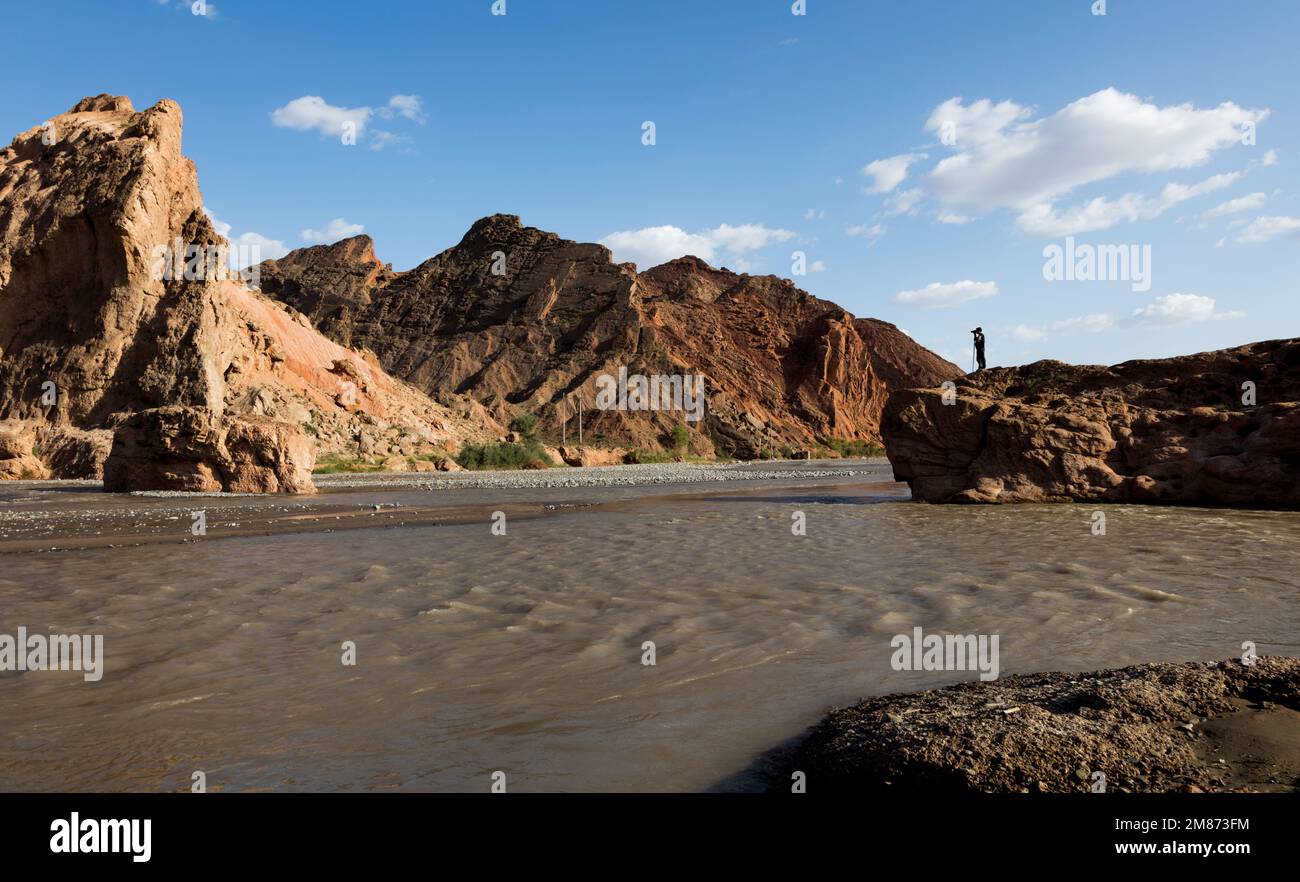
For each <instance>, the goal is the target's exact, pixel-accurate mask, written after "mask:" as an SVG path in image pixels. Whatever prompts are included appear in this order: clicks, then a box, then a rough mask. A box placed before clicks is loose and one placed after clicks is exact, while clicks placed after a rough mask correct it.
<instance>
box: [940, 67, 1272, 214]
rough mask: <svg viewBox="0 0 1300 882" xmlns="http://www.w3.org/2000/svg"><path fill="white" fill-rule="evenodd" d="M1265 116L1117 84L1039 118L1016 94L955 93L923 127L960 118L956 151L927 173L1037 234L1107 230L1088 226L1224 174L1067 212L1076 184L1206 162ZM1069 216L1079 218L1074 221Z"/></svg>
mask: <svg viewBox="0 0 1300 882" xmlns="http://www.w3.org/2000/svg"><path fill="white" fill-rule="evenodd" d="M1268 115H1269V111H1268V110H1250V109H1246V108H1242V107H1238V106H1237V105H1235V104H1233V103H1231V102H1226V103H1223V104H1220V105H1218V106H1217V107H1212V108H1207V109H1198V108H1196V107H1194V106H1193V105H1191V104H1181V105H1168V106H1164V107H1161V106H1158V105H1156V104H1152V103H1148V102H1145V101H1143V100H1142V99H1140V98H1138V97H1137V96H1135V95H1130V94H1126V93H1123V92H1120V91H1118V90H1116V89H1113V88H1109V89H1103V90H1101V91H1099V92H1096V93H1094V94H1092V95H1089V96H1087V97H1085V98H1080V99H1079V100H1077V101H1075V102H1073V103H1071V104H1069V105H1067V106H1066V107H1064V108H1062V109H1060V110H1058V111H1057V112H1055V113H1053V114H1051V115H1050V116H1046V117H1042V118H1039V119H1031V117H1032V116H1033V114H1032V111H1030V110H1029V109H1027V108H1024V107H1021V106H1020V105H1017V104H1015V103H1013V102H1010V101H1004V102H1002V103H1001V104H993V103H992V102H989V101H987V100H981V101H976V102H974V103H972V104H969V105H967V104H964V103H963V100H962V99H960V98H953V99H950V100H949V101H946V102H944V103H943V104H942V105H940V106H939V107H938V108H937V109H936V110H935V111H934V112H933V113H932V114H931V117H930V119H929V121H928V122H927V123H926V129H927V130H929V131H938V132H940V134H941V136H942V134H943V125H944V123H945V122H951V123H953V124H954V125H955V136H956V143H955V145H954V149H955V150H956V152H955V153H954V155H952V156H949V157H947V158H945V159H943V160H942V161H940V162H939V163H938V165H936V166H935V167H934V169H933V170H932V171H931V172H930V173H929V174H928V175H927V176H926V181H927V182H928V184H929V188H930V191H931V192H932V193H933V195H935V196H936V197H937V198H939V199H940V200H942V201H943V202H945V203H947V204H949V205H953V206H970V207H973V208H976V209H981V210H991V209H996V208H1007V209H1012V210H1014V211H1017V212H1018V213H1019V214H1020V215H1021V225H1022V226H1024V227H1025V228H1026V229H1028V230H1030V231H1031V232H1038V231H1039V230H1040V228H1048V229H1051V230H1052V231H1053V232H1052V235H1057V234H1060V233H1062V232H1070V231H1082V230H1083V229H1101V228H1103V227H1100V226H1091V225H1092V224H1103V225H1105V226H1109V225H1110V224H1113V223H1115V222H1117V221H1118V220H1131V219H1143V218H1145V217H1147V216H1154V215H1153V214H1152V213H1153V212H1154V214H1155V215H1158V214H1159V213H1161V212H1163V211H1164V210H1165V209H1167V208H1168V207H1169V205H1171V204H1177V202H1181V201H1184V200H1186V199H1189V198H1192V196H1195V195H1199V194H1200V193H1202V192H1208V190H1206V189H1202V188H1206V187H1208V188H1210V189H1216V188H1217V187H1216V186H1215V183H1216V178H1218V176H1216V178H1211V179H1209V180H1207V181H1204V182H1202V183H1201V184H1198V185H1195V186H1193V187H1186V186H1185V185H1179V184H1171V185H1169V186H1168V187H1166V188H1165V190H1164V192H1162V194H1161V195H1160V196H1158V197H1144V196H1139V195H1136V194H1131V193H1130V194H1127V195H1125V196H1122V197H1120V198H1118V199H1116V200H1104V199H1102V200H1093V201H1092V202H1089V203H1085V204H1084V205H1082V206H1079V207H1076V208H1073V209H1068V210H1066V211H1065V212H1058V211H1057V209H1056V208H1055V207H1054V203H1055V202H1056V201H1057V200H1058V199H1059V198H1060V197H1062V196H1065V195H1066V194H1068V193H1070V192H1071V191H1072V190H1074V189H1076V188H1078V187H1082V186H1084V185H1087V184H1093V183H1097V182H1100V181H1105V180H1108V179H1110V178H1113V177H1116V176H1118V175H1121V174H1129V173H1147V174H1150V173H1157V172H1167V171H1173V170H1177V169H1187V168H1193V167H1195V166H1198V165H1202V164H1204V163H1205V162H1207V161H1208V160H1209V159H1210V158H1211V157H1212V156H1213V155H1214V154H1215V153H1217V152H1218V151H1220V150H1224V149H1226V148H1228V147H1231V146H1234V145H1238V144H1240V143H1241V133H1242V126H1243V124H1245V123H1248V122H1253V123H1258V122H1260V121H1262V120H1264V119H1265V118H1267V117H1268ZM1220 185H1224V186H1226V185H1225V184H1220ZM1071 221H1073V222H1074V223H1076V224H1078V225H1081V226H1075V227H1071V226H1070V222H1071Z"/></svg>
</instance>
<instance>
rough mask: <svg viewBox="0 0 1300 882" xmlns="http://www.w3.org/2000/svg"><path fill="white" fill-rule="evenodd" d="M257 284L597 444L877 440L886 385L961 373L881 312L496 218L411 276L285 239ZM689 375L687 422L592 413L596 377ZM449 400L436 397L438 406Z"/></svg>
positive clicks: (318, 318) (397, 367)
mask: <svg viewBox="0 0 1300 882" xmlns="http://www.w3.org/2000/svg"><path fill="white" fill-rule="evenodd" d="M260 272H261V280H262V289H263V291H264V292H266V293H268V294H269V295H271V296H272V297H275V298H277V299H279V300H282V301H283V302H285V303H287V304H289V305H291V306H293V307H294V308H295V309H298V310H300V311H302V312H303V313H305V314H306V315H307V316H308V317H309V318H310V319H311V321H312V322H313V323H314V324H315V325H316V326H317V327H319V328H320V329H321V330H322V331H324V332H325V333H326V334H327V335H329V336H331V337H332V338H333V339H335V340H337V341H338V342H340V343H341V344H343V345H345V346H354V347H358V348H365V349H369V350H372V351H374V352H375V353H376V355H377V356H378V358H379V361H380V363H381V365H382V366H383V367H384V369H385V370H387V371H388V372H389V373H391V374H394V375H395V376H398V377H401V378H403V379H405V380H407V381H409V382H411V383H413V384H414V385H416V386H418V387H419V388H421V389H423V390H424V391H426V392H428V393H429V394H431V395H434V396H435V397H437V396H445V395H446V394H448V393H458V394H461V395H465V396H468V397H470V398H472V399H473V400H475V401H477V402H480V403H481V404H482V405H483V406H484V407H485V408H486V409H487V411H488V412H489V413H490V414H491V416H492V417H493V418H494V419H496V420H497V421H498V422H500V423H503V424H507V423H509V421H510V419H511V418H512V417H513V416H514V415H516V414H518V413H521V412H522V413H531V414H535V415H537V416H538V417H539V418H540V420H541V424H542V426H543V427H545V428H549V429H552V430H554V429H556V428H558V425H559V423H560V421H561V420H562V419H563V416H564V414H565V413H566V412H567V413H568V414H569V415H570V418H571V420H572V421H571V422H570V430H571V431H572V429H573V428H574V427H575V423H576V419H573V413H574V411H573V410H572V409H571V407H566V405H565V403H564V402H565V401H566V400H567V401H569V402H570V403H571V406H576V405H577V404H578V403H579V402H581V403H582V405H583V410H584V421H585V422H584V429H585V435H584V438H585V439H586V440H588V441H590V442H593V443H596V444H600V445H603V446H611V445H617V446H621V447H626V448H634V447H646V448H651V449H656V448H660V447H662V446H665V443H666V441H667V436H668V434H669V432H670V431H671V430H672V428H673V427H674V426H676V425H678V424H686V425H688V426H689V427H691V429H692V431H691V433H690V442H689V447H690V450H691V452H693V453H700V454H706V455H707V454H710V453H713V452H715V451H716V452H722V453H726V454H729V455H734V456H741V457H751V456H754V455H757V453H758V452H759V451H760V450H761V449H771V448H772V447H773V446H782V447H805V446H810V445H812V444H814V443H816V442H818V441H826V440H828V439H833V438H843V439H862V440H878V439H879V428H880V426H879V420H880V411H881V408H882V407H883V406H884V402H885V399H886V397H887V395H888V392H889V391H890V389H893V388H901V387H903V386H915V385H924V384H929V383H938V382H940V381H942V380H944V379H948V378H949V377H954V376H957V375H959V374H960V370H959V369H958V368H957V367H956V366H955V365H952V364H949V363H948V362H945V361H943V360H942V359H940V358H939V357H938V356H936V355H934V354H933V353H931V352H929V351H927V350H925V349H923V348H922V347H920V346H918V345H917V344H916V343H914V342H913V341H912V340H910V339H909V338H908V337H907V336H906V335H904V334H902V333H901V332H900V331H898V329H897V328H895V327H894V326H893V325H889V324H886V323H884V322H877V321H873V320H870V319H855V318H854V317H853V316H851V315H849V314H848V313H846V312H845V311H844V310H843V309H841V308H839V307H837V306H835V305H834V304H832V303H828V302H826V301H822V300H818V299H817V298H815V297H811V296H810V295H808V294H807V293H806V292H804V291H801V290H799V289H798V288H796V287H795V286H794V285H793V284H792V283H791V282H789V281H786V280H782V279H778V278H776V277H773V276H748V275H737V274H735V273H732V272H729V271H727V270H720V269H714V268H712V267H710V266H709V265H708V264H706V263H704V262H703V261H701V260H698V259H696V258H682V259H680V260H676V261H673V262H671V263H668V264H665V265H663V266H660V267H655V268H654V269H652V270H649V271H647V272H644V273H639V274H638V273H637V272H636V268H635V267H634V266H633V265H631V264H615V263H613V262H612V260H611V257H610V252H609V251H608V250H607V249H606V248H604V247H603V246H601V245H592V244H581V243H577V242H571V241H568V240H565V239H561V238H560V237H558V236H556V235H555V234H554V233H548V232H544V231H542V230H538V229H535V228H533V227H525V226H523V225H522V224H521V223H520V221H519V218H517V217H514V216H511V215H494V216H492V217H488V218H484V219H483V220H481V221H479V222H478V223H476V224H474V226H473V227H472V228H471V229H470V231H469V232H468V233H467V234H466V235H465V237H464V239H463V240H462V241H461V242H460V243H459V244H458V245H457V246H455V247H454V248H451V249H449V250H447V251H445V252H443V253H442V254H440V255H438V256H437V257H434V258H432V259H430V260H428V261H426V262H425V263H423V264H421V265H420V266H418V267H416V268H415V269H413V270H410V271H409V272H404V273H394V272H392V271H391V268H389V267H387V266H385V265H383V264H381V263H380V262H379V260H378V259H377V258H376V257H375V256H374V247H373V243H372V242H371V241H370V239H369V238H368V237H364V236H361V237H356V238H354V239H348V240H344V241H342V242H339V243H336V244H334V245H330V246H319V247H316V248H309V249H303V250H300V251H295V252H293V253H291V254H290V255H288V256H286V257H284V258H282V259H280V260H278V261H268V262H266V263H264V264H263V265H262V266H261V267H260ZM621 367H622V368H626V369H627V371H628V373H629V374H633V375H635V374H641V375H644V376H647V377H649V376H655V375H683V374H696V375H698V374H702V375H704V377H705V378H706V381H705V390H706V394H707V396H708V404H707V408H706V411H705V414H706V416H705V419H704V420H703V422H702V423H700V424H695V423H692V422H691V421H688V420H686V419H684V413H682V412H681V411H663V410H661V411H640V412H633V411H616V410H604V411H601V410H598V409H596V401H597V399H596V394H597V388H598V387H597V378H598V377H600V376H601V375H602V374H608V375H610V376H613V377H617V376H618V372H619V369H620V368H621ZM447 403H450V402H447Z"/></svg>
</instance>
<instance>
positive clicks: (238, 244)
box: [203, 208, 289, 269]
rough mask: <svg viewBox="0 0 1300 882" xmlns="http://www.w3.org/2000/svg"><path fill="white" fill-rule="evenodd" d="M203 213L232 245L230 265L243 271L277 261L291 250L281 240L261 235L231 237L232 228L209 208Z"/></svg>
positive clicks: (251, 233) (249, 234) (243, 234)
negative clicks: (266, 262)
mask: <svg viewBox="0 0 1300 882" xmlns="http://www.w3.org/2000/svg"><path fill="white" fill-rule="evenodd" d="M203 213H204V214H206V215H207V216H208V220H210V221H212V227H213V229H215V230H216V231H217V234H218V235H219V236H222V237H224V238H225V239H226V241H227V242H229V243H230V245H231V249H230V265H231V266H232V267H234V268H235V269H243V268H244V267H246V266H251V265H253V264H256V263H261V262H262V261H264V260H277V259H279V258H281V257H284V256H285V255H286V254H288V253H289V249H288V248H287V247H285V244H284V243H283V242H281V241H280V240H279V239H272V238H270V237H269V236H263V235H262V234H261V233H254V232H247V233H240V234H239V235H238V236H232V235H231V226H230V224H228V223H226V222H225V221H223V220H221V219H220V218H218V217H217V216H216V215H215V214H213V213H212V212H211V211H209V210H208V209H207V208H204V209H203Z"/></svg>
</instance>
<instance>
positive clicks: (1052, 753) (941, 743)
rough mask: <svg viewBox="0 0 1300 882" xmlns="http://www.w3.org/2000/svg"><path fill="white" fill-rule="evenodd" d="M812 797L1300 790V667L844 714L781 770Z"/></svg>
mask: <svg viewBox="0 0 1300 882" xmlns="http://www.w3.org/2000/svg"><path fill="white" fill-rule="evenodd" d="M769 766H770V774H771V775H772V777H773V778H774V779H775V780H774V783H773V785H772V786H773V788H774V789H779V790H788V789H789V787H790V783H789V782H790V780H791V779H790V776H791V774H793V772H794V771H802V772H804V773H805V774H806V775H807V787H808V792H809V793H813V792H825V791H835V790H854V791H862V790H880V789H882V788H889V789H896V790H898V791H900V792H901V791H909V792H910V791H917V790H925V791H935V792H961V791H972V792H988V793H993V792H1013V793H1014V792H1031V793H1035V792H1052V793H1083V792H1088V791H1090V790H1092V788H1093V786H1094V782H1095V781H1097V780H1099V779H1097V778H1096V776H1095V773H1097V772H1100V773H1102V774H1103V775H1104V776H1105V785H1106V791H1107V792H1170V791H1190V792H1199V791H1207V792H1209V791H1247V792H1254V791H1288V792H1289V791H1296V790H1300V659H1294V658H1276V657H1273V658H1258V659H1256V660H1255V662H1254V664H1253V665H1250V666H1247V665H1244V664H1243V663H1242V662H1241V661H1237V660H1234V661H1227V662H1211V663H1209V664H1198V663H1188V664H1147V665H1135V666H1133V667H1129V668H1122V669H1119V670H1110V671H1099V672H1095V673H1089V674H1063V673H1051V674H1030V675H1026V676H1020V677H1010V678H1007V679H1005V680H999V681H994V682H989V683H966V684H961V685H958V686H953V687H950V688H947V689H936V690H932V691H929V692H920V693H913V694H907V695H886V696H883V697H880V698H871V699H868V700H866V701H863V702H862V703H860V704H858V705H856V706H854V707H849V708H839V709H834V710H832V711H831V713H830V714H829V715H828V716H827V717H826V719H825V720H823V721H822V722H821V723H820V724H819V725H818V726H816V727H815V728H814V729H813V730H812V731H811V732H810V733H809V735H808V736H807V737H806V738H805V739H803V740H802V741H801V742H800V743H799V744H798V745H797V746H796V747H794V748H792V749H791V750H790V751H789V752H788V753H787V754H786V755H785V756H783V757H781V758H779V759H774V760H772V761H771V762H770V763H769Z"/></svg>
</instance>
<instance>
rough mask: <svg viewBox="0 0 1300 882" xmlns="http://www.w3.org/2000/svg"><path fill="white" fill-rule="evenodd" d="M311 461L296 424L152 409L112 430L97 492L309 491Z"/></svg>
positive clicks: (188, 409) (309, 446) (311, 451)
mask: <svg viewBox="0 0 1300 882" xmlns="http://www.w3.org/2000/svg"><path fill="white" fill-rule="evenodd" d="M315 459H316V454H315V449H314V447H313V445H312V443H311V440H310V439H309V438H308V437H307V435H306V434H305V433H304V432H303V431H302V428H301V427H300V426H295V425H290V424H288V423H283V422H277V421H275V420H268V419H259V418H249V419H230V418H224V419H222V418H213V416H212V415H211V414H210V413H209V412H207V411H204V410H200V409H198V408H191V407H163V408H154V409H151V410H144V411H139V412H137V413H134V414H131V415H130V417H128V418H127V420H126V421H125V422H123V423H122V424H121V425H120V426H118V428H117V431H116V432H115V433H114V435H113V449H112V453H111V454H110V456H109V457H108V461H107V463H106V464H105V467H104V489H106V490H109V491H110V492H126V491H133V490H160V489H161V490H181V491H187V492H192V493H219V492H229V493H311V492H314V489H315V488H314V485H313V484H312V480H311V469H312V466H313V465H314V464H315Z"/></svg>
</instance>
